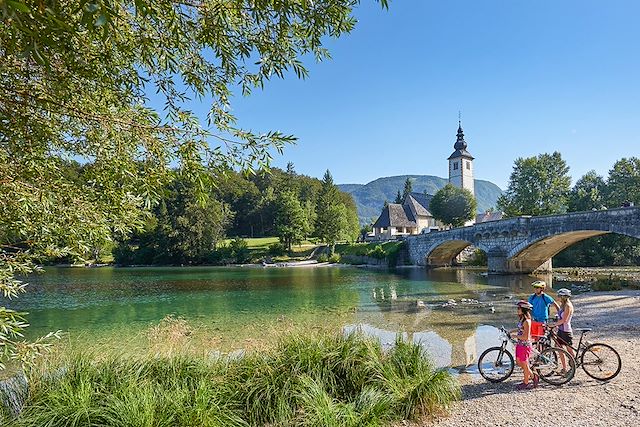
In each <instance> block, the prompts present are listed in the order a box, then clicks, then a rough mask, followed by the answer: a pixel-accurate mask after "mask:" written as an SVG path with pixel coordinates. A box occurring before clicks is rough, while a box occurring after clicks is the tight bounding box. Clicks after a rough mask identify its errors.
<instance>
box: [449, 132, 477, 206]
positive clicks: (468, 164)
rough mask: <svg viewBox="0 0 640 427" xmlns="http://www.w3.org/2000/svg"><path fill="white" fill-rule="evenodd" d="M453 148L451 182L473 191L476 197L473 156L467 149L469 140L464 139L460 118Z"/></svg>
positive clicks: (450, 168) (450, 161)
mask: <svg viewBox="0 0 640 427" xmlns="http://www.w3.org/2000/svg"><path fill="white" fill-rule="evenodd" d="M453 148H454V150H455V151H454V152H453V154H452V155H450V156H449V183H450V184H453V185H455V186H456V187H458V188H465V189H467V190H469V191H471V194H473V196H474V197H475V191H474V190H475V189H474V182H473V156H472V155H471V153H469V152H468V151H467V142H466V141H465V140H464V133H463V132H462V124H461V123H460V120H458V134H457V136H456V143H455V144H454V145H453Z"/></svg>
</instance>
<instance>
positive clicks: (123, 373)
mask: <svg viewBox="0 0 640 427" xmlns="http://www.w3.org/2000/svg"><path fill="white" fill-rule="evenodd" d="M59 364H60V366H57V365H55V366H54V365H50V366H47V367H46V369H35V370H32V371H30V374H29V375H30V378H29V383H30V384H31V385H32V387H31V392H30V395H29V397H28V401H27V402H26V406H25V409H24V411H23V412H22V414H21V415H20V416H19V417H18V418H17V419H16V420H15V421H14V423H13V425H15V426H16V427H17V426H41V425H47V426H50V427H56V426H68V425H75V426H89V425H102V426H125V425H130V426H133V425H136V426H142V425H154V426H165V425H166V426H169V425H171V426H196V425H197V426H249V425H273V426H276V425H280V426H282V425H287V426H332V427H333V426H336V427H340V426H345V427H346V426H349V427H352V426H353V427H356V426H374V425H377V426H380V425H388V424H392V423H397V422H399V421H400V420H404V419H410V418H413V419H417V418H420V417H423V416H426V415H433V414H436V413H439V412H441V411H443V410H445V409H446V408H447V406H448V405H449V403H450V402H451V401H452V400H454V399H457V398H458V397H459V386H458V385H457V382H456V381H455V380H454V378H453V377H452V376H451V375H450V374H449V373H448V372H447V371H445V370H437V369H435V368H434V367H433V365H432V364H431V362H430V361H429V360H428V359H426V358H425V357H424V355H423V352H422V348H421V347H419V346H417V345H415V344H411V343H405V342H401V341H399V342H397V343H396V346H395V348H393V349H391V350H390V351H389V352H388V353H384V352H383V351H382V348H381V346H380V344H379V343H378V342H377V341H373V340H369V339H365V338H363V337H362V336H360V335H350V336H347V337H345V336H343V335H318V336H309V335H308V334H305V335H291V336H289V337H287V338H285V339H284V340H282V341H281V342H280V343H279V344H278V345H277V346H276V347H274V348H272V349H271V350H268V351H262V352H260V353H254V354H248V355H245V356H244V357H242V358H239V359H228V358H224V357H222V358H218V359H215V360H207V359H205V358H197V357H186V356H181V357H177V356H174V357H165V358H159V357H145V358H141V359H131V358H127V359H125V358H121V357H112V358H105V357H104V356H101V357H100V356H98V357H92V356H89V355H87V354H77V355H69V356H68V357H66V358H65V360H61V361H60V362H59ZM62 367H63V369H62V370H60V368H62ZM51 372H61V374H58V375H55V376H54V375H51V374H50V373H51Z"/></svg>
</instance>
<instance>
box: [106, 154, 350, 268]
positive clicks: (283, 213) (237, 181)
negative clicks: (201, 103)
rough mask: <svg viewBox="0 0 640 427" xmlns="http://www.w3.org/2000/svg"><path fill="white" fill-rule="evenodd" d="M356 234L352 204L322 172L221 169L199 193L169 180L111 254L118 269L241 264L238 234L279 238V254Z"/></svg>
mask: <svg viewBox="0 0 640 427" xmlns="http://www.w3.org/2000/svg"><path fill="white" fill-rule="evenodd" d="M358 233H359V224H358V217H357V212H356V206H355V203H354V201H353V199H352V198H351V195H349V194H347V193H343V192H341V191H339V190H338V188H337V187H336V186H335V185H334V183H333V178H332V177H331V174H330V173H329V171H327V173H326V174H325V176H324V179H323V180H319V179H316V178H311V177H309V176H305V175H300V174H297V173H296V172H295V170H294V167H293V164H289V165H288V167H287V170H286V171H284V170H281V169H278V168H272V169H271V170H270V171H269V172H268V173H260V174H253V175H246V174H242V173H238V172H235V171H226V172H225V173H223V174H220V175H219V176H217V177H216V178H215V180H214V185H212V186H210V188H208V189H207V190H206V191H205V192H204V194H203V192H202V189H201V188H196V187H194V184H193V183H191V181H190V180H187V179H181V177H179V176H176V177H175V178H174V180H173V181H171V182H170V183H169V184H167V185H166V186H165V192H164V195H163V197H162V198H161V200H160V203H159V204H158V205H157V206H155V207H153V208H152V209H151V212H150V216H149V219H148V221H147V223H146V225H145V227H144V229H142V230H140V231H138V232H136V233H134V234H133V235H130V236H126V237H124V238H120V240H119V242H118V244H117V246H116V247H115V249H114V250H113V254H114V261H115V262H116V263H117V264H124V265H131V264H146V265H149V264H157V265H162V264H221V263H228V262H246V261H247V245H246V242H244V241H243V240H242V239H241V238H244V237H264V236H278V237H280V241H281V242H282V245H283V249H285V250H286V249H291V245H293V244H296V243H299V242H300V241H302V240H303V239H308V238H311V237H315V238H317V239H318V241H320V242H325V243H327V244H330V245H334V244H335V242H336V241H353V240H355V239H356V238H357V236H358ZM230 237H233V238H236V239H234V240H233V241H231V242H229V243H227V242H228V238H230Z"/></svg>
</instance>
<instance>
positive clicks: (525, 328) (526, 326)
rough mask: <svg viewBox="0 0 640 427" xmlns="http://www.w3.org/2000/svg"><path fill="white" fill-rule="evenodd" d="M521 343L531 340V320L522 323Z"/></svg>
mask: <svg viewBox="0 0 640 427" xmlns="http://www.w3.org/2000/svg"><path fill="white" fill-rule="evenodd" d="M520 339H521V340H523V341H527V340H529V339H531V319H527V320H525V321H524V322H522V338H520Z"/></svg>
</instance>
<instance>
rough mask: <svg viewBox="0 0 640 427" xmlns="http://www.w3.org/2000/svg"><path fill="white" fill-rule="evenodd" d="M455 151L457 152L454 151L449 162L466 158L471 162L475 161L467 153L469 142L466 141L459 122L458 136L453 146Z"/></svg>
mask: <svg viewBox="0 0 640 427" xmlns="http://www.w3.org/2000/svg"><path fill="white" fill-rule="evenodd" d="M453 149H454V150H456V151H454V152H453V154H452V155H450V156H449V158H448V159H447V160H451V159H455V158H458V157H465V158H467V159H469V160H473V156H472V155H471V153H469V152H468V151H467V141H465V140H464V132H463V131H462V124H461V123H460V122H458V133H457V134H456V143H455V144H453Z"/></svg>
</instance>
